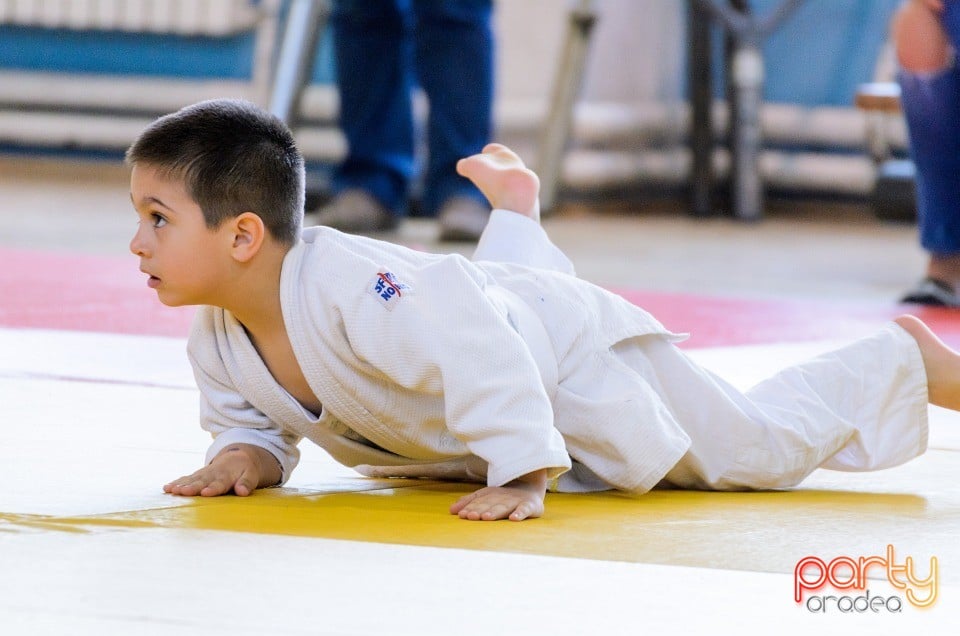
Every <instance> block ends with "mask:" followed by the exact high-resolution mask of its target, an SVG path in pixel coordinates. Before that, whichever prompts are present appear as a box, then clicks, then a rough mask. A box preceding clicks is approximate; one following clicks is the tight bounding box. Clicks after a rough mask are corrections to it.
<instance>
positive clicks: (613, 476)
mask: <svg viewBox="0 0 960 636" xmlns="http://www.w3.org/2000/svg"><path fill="white" fill-rule="evenodd" d="M280 283H281V290H280V299H281V305H282V308H283V314H284V319H285V322H286V328H287V333H288V335H289V337H290V341H291V344H292V346H293V350H294V353H295V354H296V357H297V361H298V362H299V364H300V367H301V369H302V371H303V373H304V376H305V378H306V379H307V382H308V383H309V385H310V388H311V389H312V390H313V392H314V393H315V394H316V396H317V398H318V400H319V401H320V402H321V403H322V404H323V409H322V412H321V413H311V412H309V411H307V410H306V409H304V408H303V407H302V406H301V405H300V404H299V403H298V402H297V401H296V400H295V399H294V398H293V397H292V396H290V395H289V394H288V393H287V392H286V391H285V390H284V389H283V388H282V387H281V386H279V385H278V384H277V382H276V381H275V380H274V378H273V377H272V376H271V374H270V372H269V371H268V370H267V368H266V366H265V365H264V363H263V361H262V360H261V358H260V356H259V354H258V353H257V351H256V349H255V348H254V346H253V344H252V343H251V341H250V339H249V338H248V336H247V334H246V331H245V330H244V328H243V326H242V325H241V324H240V323H239V322H238V321H237V320H236V319H235V318H234V317H233V316H232V315H231V314H230V313H229V312H226V311H224V310H222V309H219V308H215V307H202V308H200V310H199V311H198V313H197V316H196V318H195V322H194V325H193V328H192V331H191V335H190V339H189V344H188V354H189V357H190V361H191V363H192V365H193V368H194V374H195V377H196V380H197V384H198V387H199V389H200V395H201V406H200V417H201V426H202V427H203V428H204V429H205V430H207V431H209V432H210V433H211V434H212V435H213V437H214V441H213V444H212V445H211V446H210V448H209V450H208V454H207V460H208V461H210V460H211V459H212V458H213V457H214V456H215V455H216V454H217V453H218V452H220V450H222V449H223V448H224V447H226V446H228V445H229V444H232V443H247V444H253V445H256V446H260V447H262V448H264V449H266V450H268V451H269V452H270V453H272V454H273V455H274V456H276V458H277V460H278V461H279V463H280V466H281V468H282V472H283V481H286V479H288V478H289V476H290V473H291V471H292V470H293V469H294V467H295V466H296V463H297V460H298V457H299V454H298V451H297V444H298V443H299V442H300V440H301V439H302V438H307V439H309V440H311V441H312V442H314V443H316V444H318V445H320V446H321V447H322V448H324V449H325V450H326V451H327V452H328V453H329V454H330V455H331V456H332V457H333V458H334V459H336V460H337V461H339V462H341V463H343V464H346V465H348V466H352V467H354V468H355V469H356V470H358V471H359V472H360V473H362V474H365V475H370V476H378V477H384V476H405V477H412V476H417V477H428V478H441V479H459V480H468V481H477V482H485V483H487V484H489V485H494V486H495V485H503V484H505V483H507V482H509V481H511V480H513V479H515V478H517V477H519V476H521V475H524V474H527V473H530V472H533V471H535V470H538V469H541V468H546V469H547V471H548V475H549V477H550V479H551V489H552V490H558V491H565V492H584V491H597V490H607V489H618V490H623V491H627V492H631V493H636V494H639V493H643V492H646V491H648V490H650V489H651V488H653V487H654V486H656V485H658V484H661V483H663V484H669V485H674V486H678V487H684V488H704V489H756V488H777V487H786V486H791V485H795V484H797V483H799V482H800V481H801V480H802V479H803V478H804V477H806V476H807V475H808V474H809V473H810V472H812V471H813V470H814V469H816V468H817V467H821V466H822V467H826V468H834V469H840V470H874V469H880V468H886V467H889V466H894V465H896V464H899V463H902V462H904V461H907V460H909V459H911V458H913V457H915V456H917V455H919V454H920V453H922V452H923V451H924V450H925V448H926V443H927V419H926V418H927V392H926V377H925V374H924V370H923V363H922V359H921V357H920V352H919V349H918V348H917V345H916V343H915V341H914V340H913V338H912V337H910V336H909V334H907V333H906V332H905V331H904V330H903V329H901V328H900V327H899V326H898V325H896V324H893V323H891V324H890V325H888V326H887V327H885V328H884V329H883V330H882V331H881V332H879V333H878V334H876V335H875V336H872V337H870V338H867V339H864V340H861V341H858V342H856V343H854V344H852V345H850V346H848V347H846V348H844V349H842V350H839V351H837V352H834V353H831V354H827V355H824V356H820V357H819V358H816V359H814V360H812V361H810V362H808V363H806V364H803V365H799V366H795V367H791V368H789V369H787V370H785V371H783V372H782V373H780V374H778V375H777V376H775V377H773V378H771V379H769V380H767V381H765V382H762V383H760V384H759V385H757V386H756V387H754V388H753V389H751V390H750V391H748V392H746V393H741V392H740V391H738V390H736V389H734V388H733V387H731V386H730V385H728V384H727V383H725V382H724V381H723V380H721V379H719V378H717V377H716V376H715V375H713V374H712V373H710V372H708V371H706V370H704V369H702V368H700V367H698V366H697V365H696V364H694V363H692V362H691V361H690V360H689V359H688V358H687V357H686V356H685V355H684V354H683V353H682V352H681V351H680V350H679V349H677V347H676V346H675V344H674V343H675V342H676V341H677V340H679V339H682V338H683V336H680V335H676V334H673V333H671V332H669V331H668V330H666V329H665V328H664V327H663V326H662V325H661V324H660V323H659V322H658V321H657V320H655V319H654V318H653V317H652V316H651V315H650V314H648V313H647V312H645V311H643V310H642V309H640V308H638V307H636V306H634V305H632V304H630V303H628V302H627V301H625V300H624V299H622V298H620V297H619V296H616V295H614V294H611V293H609V292H607V291H605V290H602V289H600V288H599V287H596V286H594V285H592V284H590V283H587V282H585V281H581V280H579V279H577V278H576V277H575V276H574V275H573V267H572V265H571V264H570V262H569V260H567V258H566V257H565V256H564V255H563V254H562V253H561V252H560V251H559V250H558V249H557V248H556V247H555V246H554V245H553V244H552V243H551V242H550V241H549V239H548V238H547V236H546V234H545V233H544V232H543V230H542V229H541V228H540V226H539V225H538V224H536V223H535V222H533V221H531V220H529V219H526V218H525V217H522V216H520V215H517V214H514V213H512V212H506V211H495V212H494V213H493V215H492V216H491V221H490V224H489V225H488V228H487V231H486V232H485V234H484V236H483V238H482V239H481V241H480V244H479V245H478V248H477V252H476V254H475V256H474V261H473V262H470V261H468V260H467V259H465V258H463V257H461V256H458V255H436V254H427V253H421V252H416V251H413V250H409V249H407V248H404V247H401V246H397V245H393V244H389V243H384V242H380V241H374V240H371V239H368V238H363V237H357V236H350V235H346V234H342V233H340V232H337V231H335V230H331V229H328V228H322V227H315V228H307V229H306V230H304V233H303V237H302V240H301V241H300V242H299V243H298V244H297V245H296V246H295V247H293V248H292V249H291V250H290V252H289V253H288V254H287V256H286V258H285V260H284V263H283V270H282V275H281V282H280Z"/></svg>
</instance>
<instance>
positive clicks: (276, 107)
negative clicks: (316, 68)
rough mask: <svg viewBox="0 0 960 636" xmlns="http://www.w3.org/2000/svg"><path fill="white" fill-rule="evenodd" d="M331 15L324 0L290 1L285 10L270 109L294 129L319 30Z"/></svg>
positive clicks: (310, 71) (311, 68)
mask: <svg viewBox="0 0 960 636" xmlns="http://www.w3.org/2000/svg"><path fill="white" fill-rule="evenodd" d="M329 16H330V6H329V3H328V2H326V1H324V0H292V2H291V3H290V9H289V12H288V13H287V20H286V24H285V25H284V30H283V40H282V41H281V43H280V54H279V55H278V56H277V65H276V71H275V72H274V75H273V87H272V89H271V91H270V103H269V110H270V112H271V113H273V114H274V115H276V116H277V117H279V118H280V119H281V120H283V121H284V122H285V123H286V124H287V125H288V126H290V127H291V128H293V127H294V126H295V125H296V123H297V122H296V120H297V117H298V115H299V110H300V99H301V98H302V97H303V91H304V89H306V87H307V84H309V83H310V77H311V75H312V73H313V61H314V57H315V56H316V51H317V42H318V41H319V39H320V33H322V32H323V29H324V28H325V27H326V25H327V20H328V19H329Z"/></svg>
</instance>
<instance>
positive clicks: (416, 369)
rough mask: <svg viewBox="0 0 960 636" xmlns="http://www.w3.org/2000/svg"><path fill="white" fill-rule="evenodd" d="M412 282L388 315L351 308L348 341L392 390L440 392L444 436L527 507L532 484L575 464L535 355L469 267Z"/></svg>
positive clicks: (443, 264)
mask: <svg viewBox="0 0 960 636" xmlns="http://www.w3.org/2000/svg"><path fill="white" fill-rule="evenodd" d="M410 277H411V278H410V279H409V280H408V279H398V280H397V281H396V282H397V284H398V285H402V287H400V289H401V291H402V293H401V295H400V296H398V297H397V300H396V301H395V302H393V301H392V302H393V304H392V305H390V306H389V308H388V307H384V306H382V305H381V304H380V303H379V302H378V301H376V300H373V299H371V297H370V296H369V295H365V298H364V299H363V300H362V301H361V302H360V303H359V304H358V305H357V306H356V307H351V310H350V312H349V314H348V315H346V316H345V318H346V319H345V321H344V327H345V328H346V331H347V339H348V341H349V342H350V344H351V346H352V347H353V348H354V351H355V353H356V355H357V356H358V358H359V359H361V360H364V361H365V362H367V363H369V364H371V365H372V366H373V367H375V368H376V369H378V370H379V371H380V372H381V373H383V374H384V375H385V376H386V377H387V378H389V381H390V382H391V383H394V384H397V385H399V386H401V387H405V388H407V389H409V390H412V391H428V392H433V391H438V392H442V396H443V405H444V420H445V424H446V427H447V429H448V431H449V433H450V434H451V435H452V436H453V437H454V438H456V439H457V440H459V441H460V442H461V443H462V444H463V445H464V446H465V447H466V448H467V450H469V452H470V453H471V454H473V455H476V456H477V457H480V458H481V459H483V460H485V461H486V463H487V483H488V484H489V485H490V486H492V487H497V488H502V489H508V490H509V489H511V488H517V487H520V488H521V489H522V490H525V491H526V494H525V495H524V496H525V497H527V498H529V497H528V495H529V494H530V492H531V489H530V488H528V486H529V480H530V479H532V478H531V477H530V476H531V475H535V474H537V473H538V471H543V472H544V480H545V479H547V478H553V477H556V476H557V475H559V474H561V473H562V472H564V471H565V470H567V469H569V467H570V457H569V455H568V454H567V451H566V446H565V443H564V440H563V437H562V435H561V434H560V432H559V431H557V429H556V428H555V427H554V422H553V406H552V404H551V402H550V399H549V397H548V395H547V391H546V390H545V388H544V386H543V383H542V380H541V378H540V371H539V369H538V367H537V363H536V362H535V361H534V358H533V356H532V354H531V353H530V350H529V348H528V346H527V345H526V343H525V342H524V341H523V339H522V338H521V337H520V335H519V334H518V333H517V331H516V330H515V329H514V328H513V327H512V326H511V324H510V323H509V321H508V320H507V317H506V316H505V315H504V313H503V311H502V308H500V307H499V306H498V305H497V303H496V302H494V300H493V299H492V298H491V297H489V296H488V295H487V293H486V291H485V290H484V289H483V287H482V286H481V279H482V277H483V275H482V274H478V272H477V271H476V270H474V268H472V266H470V265H469V263H467V262H465V261H464V260H463V259H460V258H450V259H441V260H438V261H435V262H433V263H432V264H430V265H429V266H427V267H424V268H422V269H420V270H417V271H416V272H415V273H412V274H410ZM490 284H493V283H492V281H491V282H490ZM514 482H516V483H514ZM543 488H545V484H544V486H543V487H540V486H539V485H538V487H537V489H535V490H539V492H536V493H535V494H534V496H533V500H532V501H531V505H532V507H533V508H532V511H533V512H536V508H537V507H541V506H542V497H543V492H542V490H543ZM485 494H486V493H485ZM504 516H506V515H504Z"/></svg>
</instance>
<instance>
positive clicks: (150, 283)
mask: <svg viewBox="0 0 960 636" xmlns="http://www.w3.org/2000/svg"><path fill="white" fill-rule="evenodd" d="M140 271H141V272H143V273H144V274H146V275H147V276H148V277H149V278H147V287H149V288H150V289H155V288H156V287H157V286H158V285H160V279H159V278H157V277H156V276H154V275H153V274H151V273H150V272H147V271H144V270H142V269H141V270H140Z"/></svg>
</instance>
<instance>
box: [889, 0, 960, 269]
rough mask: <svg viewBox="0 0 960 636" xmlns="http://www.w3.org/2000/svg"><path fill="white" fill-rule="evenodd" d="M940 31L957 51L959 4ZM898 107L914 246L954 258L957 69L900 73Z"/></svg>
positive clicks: (959, 250) (959, 227)
mask: <svg viewBox="0 0 960 636" xmlns="http://www.w3.org/2000/svg"><path fill="white" fill-rule="evenodd" d="M942 22H943V26H944V29H945V30H946V32H947V35H948V37H949V38H950V41H951V43H952V44H953V47H954V49H955V50H960V2H958V1H957V0H949V1H948V2H946V3H945V8H944V12H943V16H942ZM899 81H900V88H901V92H902V95H901V102H902V105H903V112H904V116H905V117H906V121H907V129H908V131H909V133H910V154H911V157H912V158H913V162H914V164H915V165H916V168H917V180H916V184H917V213H918V222H919V227H920V244H921V245H922V246H923V248H924V249H925V250H926V251H928V252H930V253H931V254H935V255H942V256H949V255H958V254H960V66H958V64H957V60H955V61H954V63H953V64H952V65H951V66H950V67H949V68H947V69H944V70H942V71H938V72H936V73H923V74H918V73H912V72H909V71H904V70H901V71H900V75H899Z"/></svg>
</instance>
